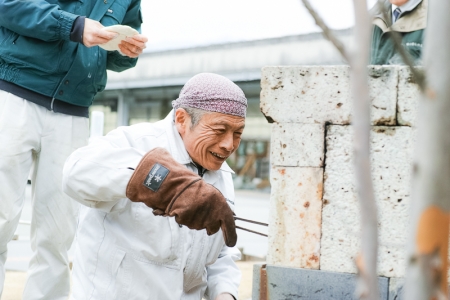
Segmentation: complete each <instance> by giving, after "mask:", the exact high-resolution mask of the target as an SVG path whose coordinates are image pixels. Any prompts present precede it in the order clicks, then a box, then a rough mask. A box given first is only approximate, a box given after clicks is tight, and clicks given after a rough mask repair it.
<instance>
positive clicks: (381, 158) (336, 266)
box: [320, 125, 413, 277]
mask: <svg viewBox="0 0 450 300" xmlns="http://www.w3.org/2000/svg"><path fill="white" fill-rule="evenodd" d="M412 133H413V130H412V129H411V128H410V127H384V126H375V127H373V128H372V132H371V152H372V153H371V155H372V157H371V162H372V177H373V182H374V191H375V198H376V201H377V208H378V220H379V221H378V222H379V244H380V247H379V258H378V262H379V265H378V272H379V275H381V276H386V277H402V276H404V274H405V259H406V252H405V250H406V247H405V243H406V237H407V233H408V228H407V225H408V221H409V220H408V212H409V202H410V195H409V190H410V172H411V170H410V165H411V160H412V144H413V134H412ZM352 136H353V135H352V130H351V127H350V126H333V125H330V126H328V127H327V137H326V149H327V153H326V167H325V175H324V178H325V180H324V198H323V202H324V207H323V215H322V243H321V246H322V248H321V262H320V263H321V269H322V270H328V271H336V272H349V273H355V272H356V267H355V263H354V260H355V257H356V256H357V255H358V251H359V250H360V242H359V241H360V235H359V229H360V223H359V221H360V220H359V215H360V214H359V205H358V202H357V197H356V196H357V195H356V191H355V184H354V182H355V178H354V166H353V155H352V149H353V145H352Z"/></svg>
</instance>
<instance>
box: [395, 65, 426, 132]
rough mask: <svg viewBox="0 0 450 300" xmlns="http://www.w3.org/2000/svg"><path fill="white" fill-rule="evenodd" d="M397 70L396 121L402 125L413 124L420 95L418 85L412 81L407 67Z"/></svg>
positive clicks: (414, 123)
mask: <svg viewBox="0 0 450 300" xmlns="http://www.w3.org/2000/svg"><path fill="white" fill-rule="evenodd" d="M398 72H399V81H398V100H397V109H398V113H397V122H398V124H399V125H402V126H414V125H416V115H417V109H418V106H419V101H420V97H421V94H420V90H419V86H418V85H417V84H416V83H415V82H414V79H413V77H412V73H411V71H410V70H409V67H401V68H399V70H398Z"/></svg>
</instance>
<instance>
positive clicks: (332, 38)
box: [302, 0, 351, 65]
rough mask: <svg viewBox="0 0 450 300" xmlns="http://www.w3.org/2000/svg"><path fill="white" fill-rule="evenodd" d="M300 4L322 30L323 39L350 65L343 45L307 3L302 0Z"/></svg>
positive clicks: (348, 56)
mask: <svg viewBox="0 0 450 300" xmlns="http://www.w3.org/2000/svg"><path fill="white" fill-rule="evenodd" d="M302 2H303V5H304V6H305V7H306V9H307V10H308V11H309V14H310V15H311V16H312V17H313V18H314V21H315V22H316V24H317V26H319V27H320V29H322V33H323V35H324V36H325V38H326V39H327V40H329V41H330V42H331V43H332V44H333V45H334V46H335V47H336V49H337V50H338V51H339V52H340V53H341V55H342V57H343V58H344V59H345V60H346V61H347V62H348V63H349V64H350V65H351V61H350V55H349V54H348V53H347V50H346V49H345V46H344V44H342V42H341V41H340V40H339V39H338V38H336V36H335V35H334V34H333V32H332V30H331V29H330V28H329V27H328V26H327V25H326V24H325V22H324V21H323V19H322V17H321V16H320V15H319V14H318V13H317V12H316V11H315V10H314V8H313V7H312V6H311V4H310V3H309V1H308V0H302Z"/></svg>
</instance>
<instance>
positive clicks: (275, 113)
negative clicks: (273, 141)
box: [261, 66, 398, 125]
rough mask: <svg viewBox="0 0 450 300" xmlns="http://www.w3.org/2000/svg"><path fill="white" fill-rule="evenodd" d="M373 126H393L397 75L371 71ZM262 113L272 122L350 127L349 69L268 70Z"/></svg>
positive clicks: (264, 74)
mask: <svg viewBox="0 0 450 300" xmlns="http://www.w3.org/2000/svg"><path fill="white" fill-rule="evenodd" d="M368 73H369V79H368V84H369V88H370V97H371V103H372V110H371V122H372V124H374V125H394V124H395V121H396V99H397V89H396V87H397V82H398V73H397V69H396V68H395V67H384V68H381V67H379V66H371V67H369V69H368ZM261 88H262V91H261V111H262V112H263V114H264V115H265V116H266V118H267V119H268V120H269V122H278V123H308V124H311V123H318V124H324V123H326V122H328V123H331V124H340V125H345V124H350V121H351V115H352V97H351V89H350V78H349V67H348V66H327V67H321V66H310V67H266V68H263V69H262V76H261Z"/></svg>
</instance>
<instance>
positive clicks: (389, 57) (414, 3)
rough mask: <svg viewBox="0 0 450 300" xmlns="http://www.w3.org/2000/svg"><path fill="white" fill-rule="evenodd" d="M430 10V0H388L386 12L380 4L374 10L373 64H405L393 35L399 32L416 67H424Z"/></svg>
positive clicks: (371, 61) (371, 60)
mask: <svg viewBox="0 0 450 300" xmlns="http://www.w3.org/2000/svg"><path fill="white" fill-rule="evenodd" d="M427 7H428V0H385V1H384V7H383V10H384V12H383V10H381V9H380V8H379V6H378V5H377V4H376V5H375V6H374V8H372V10H371V13H372V15H373V24H374V26H373V35H372V47H371V58H370V64H372V65H399V64H404V62H403V59H402V58H401V57H400V54H399V53H398V52H397V51H396V50H395V48H394V44H393V42H392V39H391V38H390V36H389V35H390V34H391V32H393V31H396V32H398V33H399V34H400V36H401V39H402V46H403V47H404V49H405V50H406V52H407V53H409V55H410V57H411V59H412V60H413V63H414V65H421V64H422V48H423V40H424V35H425V29H426V26H427ZM385 14H386V15H387V19H386V18H385Z"/></svg>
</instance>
